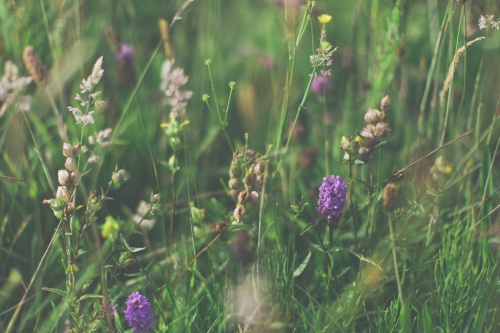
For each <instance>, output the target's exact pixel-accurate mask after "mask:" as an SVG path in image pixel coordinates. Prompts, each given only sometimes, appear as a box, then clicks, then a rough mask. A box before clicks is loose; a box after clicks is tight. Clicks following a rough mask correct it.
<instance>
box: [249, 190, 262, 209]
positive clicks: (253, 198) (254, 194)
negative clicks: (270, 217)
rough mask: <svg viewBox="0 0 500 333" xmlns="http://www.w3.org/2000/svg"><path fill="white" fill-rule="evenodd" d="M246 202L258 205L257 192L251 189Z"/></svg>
mask: <svg viewBox="0 0 500 333" xmlns="http://www.w3.org/2000/svg"><path fill="white" fill-rule="evenodd" d="M248 202H250V204H251V205H254V206H258V205H259V204H260V198H259V193H257V191H252V193H250V196H249V197H248Z"/></svg>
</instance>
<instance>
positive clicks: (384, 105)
mask: <svg viewBox="0 0 500 333" xmlns="http://www.w3.org/2000/svg"><path fill="white" fill-rule="evenodd" d="M390 107H391V98H390V97H389V95H385V97H384V98H382V100H381V101H380V108H381V109H382V111H385V110H388V109H389V108H390Z"/></svg>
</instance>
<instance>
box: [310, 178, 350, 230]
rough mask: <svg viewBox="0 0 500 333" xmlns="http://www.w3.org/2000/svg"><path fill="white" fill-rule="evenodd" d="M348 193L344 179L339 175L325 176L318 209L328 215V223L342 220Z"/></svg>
mask: <svg viewBox="0 0 500 333" xmlns="http://www.w3.org/2000/svg"><path fill="white" fill-rule="evenodd" d="M346 193H347V188H346V184H345V180H344V179H342V178H340V177H339V176H330V177H325V178H323V184H321V186H320V188H319V199H318V207H317V208H316V211H317V212H318V213H320V214H321V215H324V216H326V224H334V223H336V222H338V220H340V217H341V216H342V212H343V211H344V207H345V201H346Z"/></svg>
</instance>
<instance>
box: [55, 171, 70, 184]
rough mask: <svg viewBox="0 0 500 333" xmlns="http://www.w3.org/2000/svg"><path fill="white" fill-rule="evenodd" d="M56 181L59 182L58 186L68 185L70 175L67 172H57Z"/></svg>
mask: <svg viewBox="0 0 500 333" xmlns="http://www.w3.org/2000/svg"><path fill="white" fill-rule="evenodd" d="M57 180H58V181H59V184H61V185H68V183H69V182H70V180H71V179H70V175H69V172H68V171H67V170H59V171H58V172H57Z"/></svg>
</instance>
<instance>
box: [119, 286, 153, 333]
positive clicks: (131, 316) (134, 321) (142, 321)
mask: <svg viewBox="0 0 500 333" xmlns="http://www.w3.org/2000/svg"><path fill="white" fill-rule="evenodd" d="M125 304H126V305H127V309H126V310H125V311H123V313H125V319H126V320H127V321H128V324H129V325H130V326H131V327H133V328H134V333H148V332H149V331H150V330H151V327H152V326H153V323H154V317H153V312H151V303H149V301H148V300H147V299H146V297H144V296H142V295H141V294H140V293H139V292H138V291H137V292H135V293H132V294H130V296H129V297H128V299H127V301H126V302H125Z"/></svg>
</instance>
